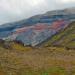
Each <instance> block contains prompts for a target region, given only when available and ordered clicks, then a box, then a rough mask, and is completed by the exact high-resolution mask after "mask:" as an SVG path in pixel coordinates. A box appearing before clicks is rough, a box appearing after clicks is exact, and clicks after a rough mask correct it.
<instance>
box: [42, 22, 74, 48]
mask: <svg viewBox="0 0 75 75" xmlns="http://www.w3.org/2000/svg"><path fill="white" fill-rule="evenodd" d="M42 46H47V47H49V46H59V47H60V46H62V47H66V48H75V22H72V23H71V24H70V25H69V26H68V27H67V28H65V29H63V30H61V31H60V32H59V33H57V34H56V35H54V36H52V38H50V39H48V40H47V42H44V44H43V45H42Z"/></svg>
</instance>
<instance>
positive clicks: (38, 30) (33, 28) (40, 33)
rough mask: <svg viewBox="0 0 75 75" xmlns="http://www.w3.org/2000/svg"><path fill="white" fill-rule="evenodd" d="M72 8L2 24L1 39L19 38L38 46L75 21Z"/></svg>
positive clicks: (74, 13) (11, 39) (0, 28)
mask: <svg viewBox="0 0 75 75" xmlns="http://www.w3.org/2000/svg"><path fill="white" fill-rule="evenodd" d="M72 10H74V8H73V9H72V8H71V9H65V10H54V11H49V12H47V13H45V14H42V15H35V16H32V17H30V18H29V19H25V20H22V21H19V22H14V23H8V24H4V25H1V26H0V39H3V40H9V41H13V40H17V41H21V42H23V43H24V44H25V45H32V46H36V45H38V44H40V43H42V42H43V41H45V40H47V39H48V38H49V37H51V36H53V35H55V34H56V33H57V32H59V31H60V30H62V29H64V28H66V27H67V26H68V24H69V23H70V22H72V21H75V12H74V11H73V13H72Z"/></svg>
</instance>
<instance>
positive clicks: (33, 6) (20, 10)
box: [0, 0, 75, 25]
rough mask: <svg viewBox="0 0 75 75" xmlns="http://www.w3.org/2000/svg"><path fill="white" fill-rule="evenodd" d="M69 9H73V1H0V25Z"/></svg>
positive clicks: (74, 3) (74, 5)
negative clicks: (52, 11)
mask: <svg viewBox="0 0 75 75" xmlns="http://www.w3.org/2000/svg"><path fill="white" fill-rule="evenodd" d="M69 7H75V0H0V25H1V24H4V23H8V22H14V21H19V20H22V19H26V18H29V17H31V16H33V15H37V14H43V13H45V12H47V11H51V10H56V9H64V8H69Z"/></svg>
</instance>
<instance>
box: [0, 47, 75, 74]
mask: <svg viewBox="0 0 75 75" xmlns="http://www.w3.org/2000/svg"><path fill="white" fill-rule="evenodd" d="M28 49H29V48H28ZM0 75H75V50H66V49H65V48H57V47H46V48H44V47H43V48H31V49H30V50H27V47H26V48H25V50H18V49H14V50H7V49H4V48H2V47H1V48H0Z"/></svg>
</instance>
